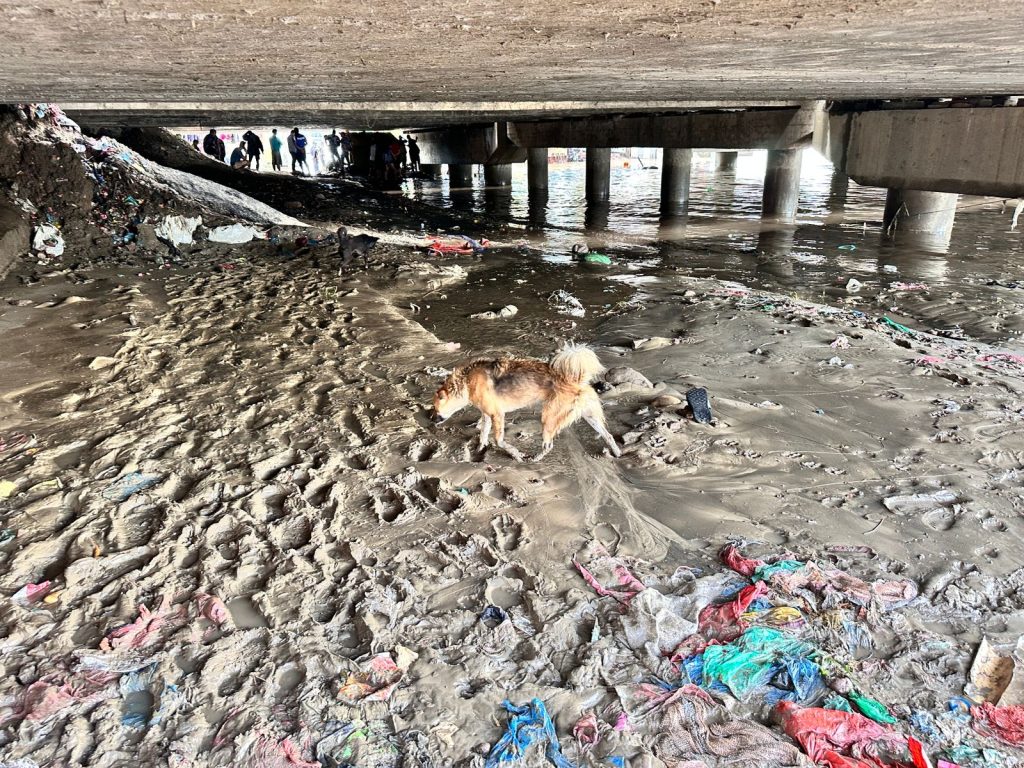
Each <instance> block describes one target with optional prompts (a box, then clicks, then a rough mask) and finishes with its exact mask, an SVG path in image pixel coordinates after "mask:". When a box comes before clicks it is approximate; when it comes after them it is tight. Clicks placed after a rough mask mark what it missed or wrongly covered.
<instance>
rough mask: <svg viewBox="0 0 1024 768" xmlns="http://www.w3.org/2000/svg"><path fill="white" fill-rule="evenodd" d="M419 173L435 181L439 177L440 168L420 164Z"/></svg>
mask: <svg viewBox="0 0 1024 768" xmlns="http://www.w3.org/2000/svg"><path fill="white" fill-rule="evenodd" d="M420 173H422V174H423V175H424V176H427V177H429V178H431V179H436V178H437V177H438V176H440V175H441V166H440V165H427V164H424V163H420Z"/></svg>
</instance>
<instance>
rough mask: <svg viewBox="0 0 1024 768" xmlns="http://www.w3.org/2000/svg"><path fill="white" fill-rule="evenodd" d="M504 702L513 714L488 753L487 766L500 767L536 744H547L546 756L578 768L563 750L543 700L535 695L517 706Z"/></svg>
mask: <svg viewBox="0 0 1024 768" xmlns="http://www.w3.org/2000/svg"><path fill="white" fill-rule="evenodd" d="M502 706H503V707H504V708H505V709H507V710H508V712H509V714H510V715H511V717H510V718H509V721H508V729H507V730H506V731H505V734H504V735H503V736H502V737H501V739H500V740H499V741H498V743H497V744H495V745H494V749H492V750H491V754H489V755H488V756H487V762H486V763H485V768H497V766H499V765H501V764H502V763H511V762H515V761H517V760H521V759H522V758H523V756H524V755H525V754H526V751H527V750H528V749H529V748H530V747H531V746H533V745H534V744H543V745H544V756H545V757H546V758H547V759H548V762H549V763H551V764H552V765H554V766H557V768H576V766H575V765H574V764H573V763H572V762H570V761H569V760H568V759H567V758H566V757H565V755H563V754H562V748H561V746H560V745H559V743H558V734H557V733H555V724H554V723H552V722H551V717H550V716H549V715H548V711H547V709H546V708H545V707H544V702H543V701H541V700H540V699H534V700H533V701H531V702H530V703H529V704H526V705H524V706H522V707H517V706H516V705H515V704H513V703H512V702H510V701H508V700H506V701H504V702H502Z"/></svg>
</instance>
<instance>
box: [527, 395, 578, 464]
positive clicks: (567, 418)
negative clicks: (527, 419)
mask: <svg viewBox="0 0 1024 768" xmlns="http://www.w3.org/2000/svg"><path fill="white" fill-rule="evenodd" d="M576 418H579V417H574V416H573V414H572V411H566V410H563V409H559V408H556V407H554V404H553V403H548V404H547V405H545V406H544V410H542V411H541V414H540V425H541V439H542V442H541V446H540V453H538V454H536V455H535V456H534V457H533V458H532V459H531V461H540V460H541V459H543V458H544V457H545V456H547V455H548V454H549V453H551V449H552V448H554V447H555V437H556V436H557V435H558V433H559V432H561V431H562V430H563V429H565V427H566V426H568V425H569V424H570V423H572V422H573V421H575V420H576Z"/></svg>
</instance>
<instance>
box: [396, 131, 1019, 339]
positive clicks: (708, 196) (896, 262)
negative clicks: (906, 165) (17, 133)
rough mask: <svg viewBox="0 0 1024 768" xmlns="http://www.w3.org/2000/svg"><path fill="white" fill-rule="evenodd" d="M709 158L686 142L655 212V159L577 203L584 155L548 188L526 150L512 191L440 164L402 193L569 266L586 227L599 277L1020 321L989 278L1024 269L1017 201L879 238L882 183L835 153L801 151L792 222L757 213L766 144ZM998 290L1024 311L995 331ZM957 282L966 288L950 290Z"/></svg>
mask: <svg viewBox="0 0 1024 768" xmlns="http://www.w3.org/2000/svg"><path fill="white" fill-rule="evenodd" d="M714 161H715V156H714V153H707V152H705V153H701V152H695V153H694V155H693V164H692V167H691V183H690V203H689V210H688V216H687V217H685V219H679V218H675V219H670V220H665V221H663V220H662V219H661V216H660V202H661V200H660V192H661V174H660V171H656V170H644V169H642V168H639V167H630V168H622V167H613V168H612V172H611V200H610V201H609V203H608V204H607V205H605V206H601V207H599V208H594V207H591V208H589V209H588V207H587V206H586V203H585V199H584V198H585V191H584V177H585V173H584V167H583V163H575V164H565V165H561V166H554V165H553V166H552V167H551V168H550V170H549V191H548V195H547V198H546V199H545V198H543V197H538V196H537V195H534V197H533V198H532V199H531V198H530V197H529V196H528V194H527V184H526V164H525V163H521V164H519V165H516V166H514V167H513V175H512V188H511V195H508V193H507V192H505V195H504V196H503V197H501V198H498V197H495V196H493V195H491V194H490V193H489V192H487V191H485V190H484V189H483V184H482V179H480V178H478V177H476V176H474V177H473V178H472V179H471V183H472V187H471V188H469V189H466V190H462V191H459V190H455V191H454V192H453V191H452V190H451V189H450V185H449V183H448V179H447V178H446V177H447V173H446V174H444V176H445V178H443V179H442V180H440V181H437V182H429V181H425V182H423V183H421V184H417V185H412V184H410V185H407V194H408V195H409V196H410V197H416V198H418V199H421V200H424V201H427V202H430V203H432V204H434V205H439V206H443V207H457V208H459V209H461V210H467V211H472V212H475V213H479V214H482V223H481V225H480V226H481V229H480V232H478V233H476V234H477V235H484V236H486V235H489V234H491V232H490V231H489V228H488V218H494V219H501V220H511V221H512V222H513V223H514V224H519V225H520V226H522V228H523V231H524V234H525V232H526V231H527V230H529V232H530V236H529V241H530V244H531V247H533V248H535V249H536V250H535V253H536V254H537V256H538V257H539V258H540V259H542V260H547V261H550V262H551V263H552V264H556V265H558V267H559V268H563V269H571V268H572V267H571V264H570V262H569V260H568V257H567V254H568V252H569V249H570V248H571V247H572V244H573V243H575V242H579V241H582V240H586V241H588V242H589V243H590V245H591V247H594V248H596V249H600V250H602V251H604V252H607V253H609V254H610V255H612V256H613V257H614V258H615V260H616V266H615V267H614V269H612V270H609V272H608V274H607V275H606V277H605V279H608V278H613V277H615V275H616V273H617V272H624V271H629V273H630V274H634V275H635V274H636V273H637V271H640V272H644V273H646V274H650V275H666V274H677V273H679V272H680V271H681V272H683V273H684V274H692V275H699V276H708V277H717V278H720V279H724V280H735V281H739V282H742V283H745V284H748V285H750V286H752V287H763V288H766V289H771V290H783V291H785V292H787V293H792V294H796V295H803V296H806V297H808V298H820V296H821V295H822V293H823V292H824V293H826V294H829V295H832V296H834V297H838V298H843V299H849V300H851V301H854V302H859V303H860V305H862V306H865V307H866V306H873V305H876V304H877V303H878V302H876V299H875V297H876V296H877V295H878V294H879V293H881V292H885V293H886V294H887V295H886V297H885V298H884V299H883V300H882V305H883V306H885V307H886V308H887V310H891V308H892V307H897V309H898V310H899V312H900V313H902V316H903V317H904V318H905V319H907V321H908V322H910V321H911V320H914V321H916V322H918V323H920V324H921V326H922V327H925V328H930V329H934V330H940V329H944V328H945V329H963V330H964V331H965V332H966V333H968V334H969V335H975V336H977V337H979V338H986V339H988V340H1005V339H1004V338H1003V337H1002V336H996V335H994V334H996V333H999V334H1009V333H1012V334H1016V333H1017V330H1016V328H1015V326H1016V325H1021V326H1024V290H1014V289H1009V288H998V287H997V288H993V287H991V286H988V285H987V283H989V282H990V281H991V280H1002V281H1006V282H1011V281H1017V280H1019V279H1020V275H1019V267H1018V265H1019V264H1020V263H1021V261H1022V257H1024V235H1022V234H1021V232H1019V231H1015V232H1012V231H1010V217H1011V216H1012V207H1011V208H1010V209H1008V210H1003V209H1002V208H1001V207H1000V206H999V205H998V204H996V205H987V204H984V203H983V202H981V201H979V200H978V199H971V198H961V201H960V209H959V211H958V213H957V219H956V225H955V226H954V228H953V232H952V236H951V238H950V240H949V241H948V242H938V243H937V242H934V241H927V240H925V241H923V240H922V239H921V238H920V237H915V236H911V234H910V233H897V236H896V237H895V238H888V237H886V236H885V235H884V233H883V232H882V210H883V207H884V205H885V197H886V193H885V190H884V189H878V188H872V187H862V186H860V185H858V184H856V183H855V182H853V181H851V180H849V179H848V178H847V177H845V175H842V174H835V173H834V172H833V168H832V166H831V164H829V163H828V162H827V161H825V160H824V159H823V158H822V157H821V156H820V155H818V154H817V153H815V152H813V151H808V152H807V153H806V154H805V156H804V160H803V170H802V173H801V192H800V209H799V212H798V214H797V220H796V222H795V224H794V225H793V226H790V227H783V228H778V227H765V226H764V225H763V223H762V221H761V217H760V210H761V188H762V184H763V178H764V165H765V156H764V153H763V152H762V153H746V154H741V155H740V156H739V159H738V162H737V165H736V169H735V171H734V172H730V173H725V174H722V173H718V172H716V170H715V167H714ZM632 165H633V166H636V164H632ZM467 234H469V233H467ZM666 267H671V268H672V271H671V272H667V271H666V269H665V268H666ZM851 277H854V278H856V279H857V280H859V281H861V282H862V283H864V287H863V288H862V290H861V291H860V292H859V293H858V294H856V295H851V294H847V293H846V292H845V289H844V286H845V285H846V284H847V282H848V281H849V279H850V278H851ZM894 283H924V284H926V285H927V286H928V288H929V289H930V290H929V291H927V292H924V291H918V292H910V293H894V290H895V289H894V288H893V287H892V286H893V284H894ZM993 291H999V292H1000V293H999V294H998V296H997V297H996V298H998V300H999V301H1001V302H1004V305H1008V306H1009V307H1011V308H1012V307H1016V306H1017V304H1016V303H1015V302H1019V303H1020V311H1019V312H1017V313H1016V314H1013V313H1011V316H1012V317H1014V318H1016V317H1018V316H1019V317H1020V318H1021V320H1020V321H1016V320H1014V321H1012V322H1011V321H1010V320H1007V321H1006V323H1005V327H1004V326H1000V327H999V328H998V329H997V330H993V327H992V324H991V323H990V322H987V321H986V319H985V313H984V312H979V311H978V309H977V307H978V306H985V305H987V304H988V303H991V302H992V301H993V300H994V298H993V296H994V295H993ZM954 292H956V294H957V295H963V296H964V297H965V298H964V299H963V300H959V299H957V300H952V301H951V300H949V297H950V296H951V295H953V294H954ZM1018 294H1020V296H1019V298H1018ZM970 307H973V309H970ZM1011 328H1013V330H1011Z"/></svg>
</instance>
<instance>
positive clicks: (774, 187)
mask: <svg viewBox="0 0 1024 768" xmlns="http://www.w3.org/2000/svg"><path fill="white" fill-rule="evenodd" d="M802 157H803V151H802V150H799V149H769V150H768V167H767V168H766V169H765V172H764V192H763V193H762V195H761V217H762V218H765V219H776V220H778V221H793V219H795V218H796V208H797V203H798V202H799V200H800V161H801V159H802Z"/></svg>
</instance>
